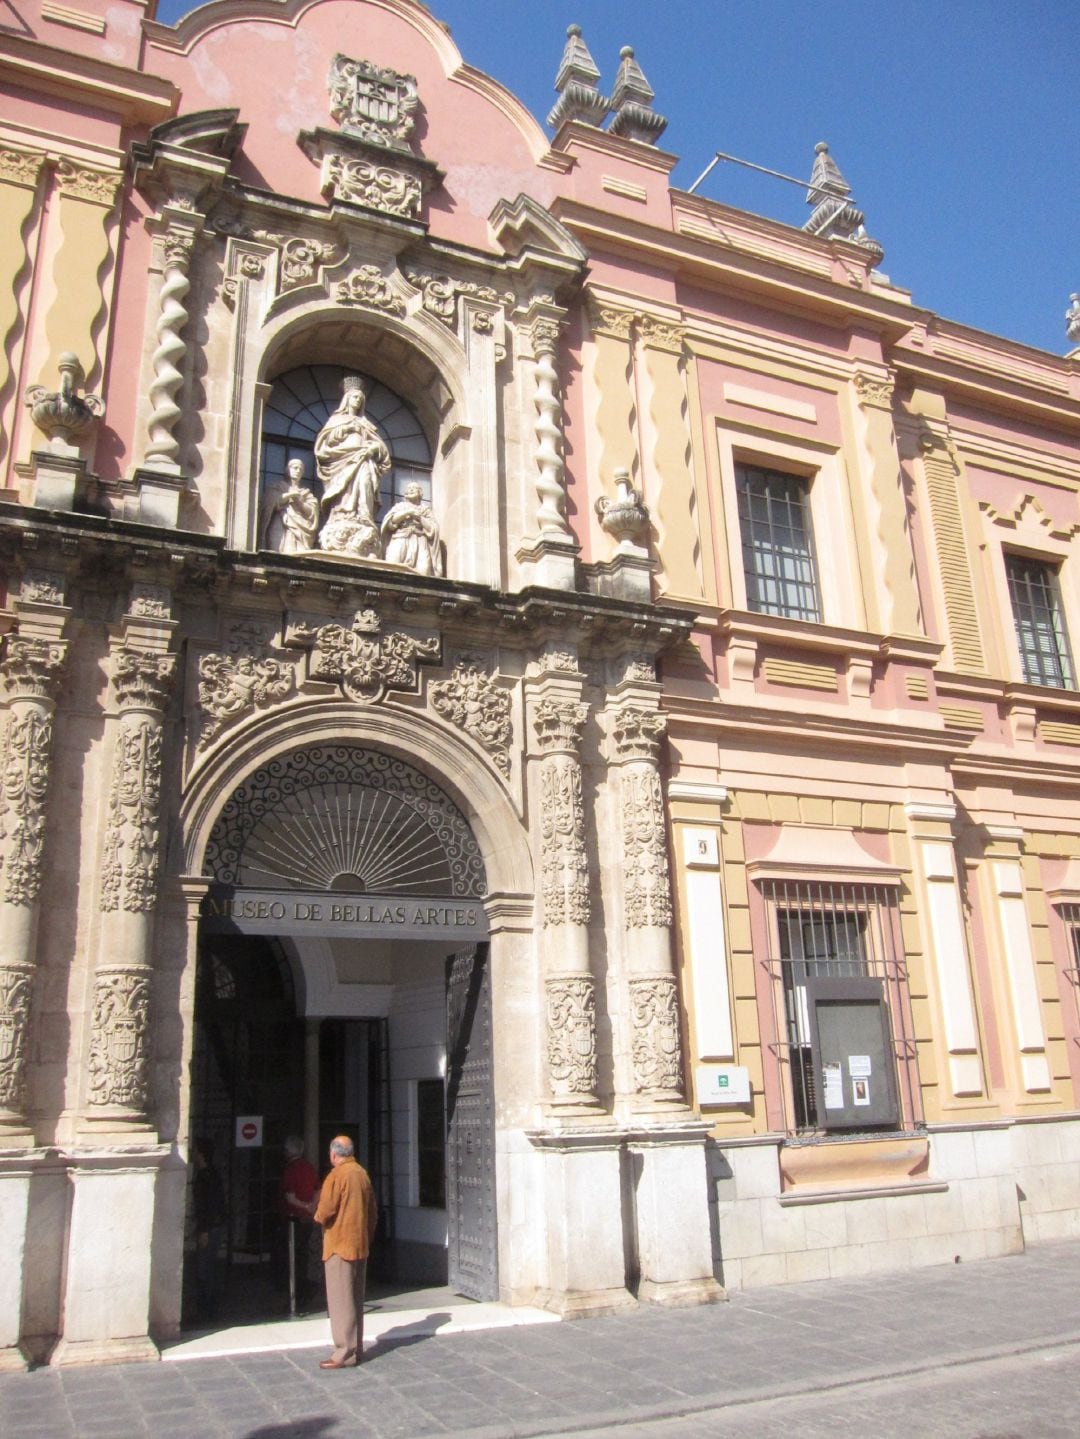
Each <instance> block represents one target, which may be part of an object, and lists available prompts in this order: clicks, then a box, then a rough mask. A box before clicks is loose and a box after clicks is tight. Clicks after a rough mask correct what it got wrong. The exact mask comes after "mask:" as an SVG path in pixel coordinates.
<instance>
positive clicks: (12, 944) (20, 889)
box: [0, 636, 67, 1135]
mask: <svg viewBox="0 0 1080 1439" xmlns="http://www.w3.org/2000/svg"><path fill="white" fill-rule="evenodd" d="M66 655H67V645H66V644H64V643H62V642H60V641H54V640H49V639H44V638H26V639H24V638H21V637H19V636H13V637H11V638H9V639H8V641H7V644H6V646H5V648H4V655H3V660H2V661H0V677H2V679H3V686H4V691H5V698H6V700H7V705H8V710H7V715H6V718H5V725H4V736H3V752H2V760H0V961H2V967H0V1133H7V1134H9V1135H10V1134H15V1135H19V1134H26V1133H28V1132H29V1130H28V1126H27V1124H26V1118H25V1110H26V1053H27V1035H28V1032H29V1025H30V1006H31V998H32V994H33V977H34V961H35V958H36V956H35V949H36V942H37V922H38V914H39V910H40V899H41V884H42V873H43V870H42V865H43V859H44V853H45V822H46V804H47V800H48V790H49V758H50V752H51V749H52V735H53V710H54V705H55V699H56V691H57V688H58V685H59V682H60V677H61V674H62V670H63V665H64V660H65V658H66Z"/></svg>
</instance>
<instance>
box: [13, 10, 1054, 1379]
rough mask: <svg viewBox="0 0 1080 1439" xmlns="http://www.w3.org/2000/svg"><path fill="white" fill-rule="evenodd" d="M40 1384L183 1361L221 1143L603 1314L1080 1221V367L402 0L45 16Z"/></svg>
mask: <svg viewBox="0 0 1080 1439" xmlns="http://www.w3.org/2000/svg"><path fill="white" fill-rule="evenodd" d="M0 71H2V74H3V80H4V85H5V101H4V110H3V115H2V117H0V123H2V126H3V132H2V135H0V188H2V190H3V196H4V204H3V207H2V216H3V218H2V220H0V225H2V239H0V266H2V267H3V273H4V276H5V280H6V283H5V284H4V285H3V287H0V288H2V291H3V295H4V296H8V295H9V294H10V298H7V299H0V308H2V311H3V313H2V314H0V336H2V362H0V363H2V367H3V368H2V370H0V446H2V449H0V463H2V464H3V467H4V485H5V489H4V492H3V498H2V501H0V558H2V564H3V573H4V582H5V596H6V598H5V603H4V608H3V611H2V619H3V629H4V641H3V644H4V648H3V652H2V657H0V669H2V674H3V681H4V703H5V729H4V768H3V775H4V783H3V802H2V803H3V808H2V811H0V819H2V826H0V829H2V833H0V859H2V866H0V927H2V932H3V934H4V944H3V947H2V951H0V1214H2V1215H3V1218H4V1223H3V1225H2V1228H3V1232H4V1234H5V1235H6V1236H8V1238H7V1239H6V1240H5V1244H6V1246H7V1257H8V1261H9V1262H7V1263H6V1264H5V1266H4V1268H5V1274H6V1277H5V1280H4V1287H3V1288H2V1289H0V1354H2V1355H3V1356H4V1357H3V1358H2V1359H0V1362H7V1363H10V1364H18V1363H22V1362H24V1360H25V1357H26V1356H34V1357H45V1356H49V1357H50V1358H51V1360H52V1362H55V1363H79V1362H87V1361H92V1360H96V1359H102V1358H110V1357H113V1358H115V1357H137V1356H145V1357H153V1356H154V1355H155V1354H156V1353H157V1347H156V1346H157V1345H158V1344H159V1343H161V1342H164V1341H167V1340H168V1339H169V1338H171V1337H173V1336H175V1334H176V1333H177V1332H178V1330H179V1328H180V1326H181V1324H182V1322H184V1321H185V1319H186V1318H187V1317H188V1315H189V1313H190V1310H191V1305H192V1302H193V1293H192V1275H191V1263H190V1259H191V1254H190V1251H191V1215H190V1185H189V1182H188V1174H189V1171H188V1159H189V1154H190V1149H191V1143H192V1139H193V1138H194V1137H195V1136H196V1135H204V1136H208V1137H209V1138H211V1139H213V1140H214V1141H215V1147H216V1152H217V1162H218V1163H219V1164H220V1165H221V1167H222V1170H223V1177H224V1179H225V1181H226V1190H227V1194H228V1199H229V1219H228V1225H227V1235H226V1248H225V1253H224V1255H223V1258H222V1262H223V1263H227V1265H228V1272H229V1275H230V1282H231V1286H232V1288H233V1289H234V1290H236V1291H238V1292H247V1293H255V1292H257V1291H258V1286H259V1284H260V1283H261V1282H262V1278H263V1270H264V1269H265V1268H266V1267H267V1266H266V1261H267V1260H268V1258H270V1257H271V1256H273V1254H274V1251H275V1245H276V1242H277V1240H276V1237H275V1236H276V1233H277V1229H276V1224H275V1197H274V1196H275V1176H276V1166H277V1165H278V1164H279V1162H280V1157H281V1153H282V1146H283V1142H284V1139H285V1137H286V1136H287V1135H288V1134H290V1133H301V1134H303V1135H304V1136H305V1139H306V1141H307V1145H308V1150H309V1153H310V1154H311V1155H312V1157H313V1158H315V1157H317V1155H318V1153H320V1152H321V1151H322V1149H323V1148H324V1145H325V1141H326V1139H327V1138H328V1137H329V1135H332V1134H333V1133H336V1132H337V1131H338V1130H340V1129H345V1130H347V1131H349V1132H352V1133H355V1134H356V1136H357V1138H358V1140H359V1144H360V1150H361V1157H362V1158H363V1159H364V1160H365V1162H366V1163H367V1164H368V1165H369V1167H370V1168H371V1169H372V1172H373V1175H374V1177H375V1180H376V1183H377V1186H378V1188H379V1192H380V1196H381V1199H382V1202H383V1210H384V1218H383V1228H382V1232H381V1235H380V1239H379V1253H380V1255H381V1262H382V1264H383V1266H384V1268H385V1269H386V1271H387V1272H388V1273H389V1274H390V1275H391V1276H392V1277H395V1278H397V1279H398V1280H404V1281H408V1280H410V1279H415V1280H416V1281H417V1282H421V1283H427V1282H431V1281H432V1280H436V1281H438V1280H440V1279H444V1278H449V1281H450V1282H451V1283H452V1284H453V1285H454V1286H455V1288H457V1289H459V1290H460V1291H461V1292H462V1293H465V1294H470V1295H473V1296H475V1297H479V1298H493V1297H499V1298H502V1299H503V1300H505V1301H506V1302H509V1303H519V1304H520V1303H534V1304H535V1303H540V1304H545V1305H548V1306H550V1307H552V1308H555V1309H557V1310H558V1311H559V1312H562V1313H564V1314H567V1315H573V1314H586V1313H603V1312H612V1311H614V1310H617V1309H619V1308H620V1307H623V1306H625V1305H632V1304H634V1303H636V1302H640V1301H642V1300H649V1301H654V1302H661V1303H695V1302H709V1301H712V1300H715V1299H717V1298H721V1297H722V1296H723V1293H724V1286H727V1287H729V1288H730V1287H735V1286H738V1285H752V1284H761V1283H770V1282H780V1281H783V1280H787V1279H795V1278H800V1277H820V1276H822V1275H825V1274H830V1273H851V1272H857V1271H859V1270H860V1269H862V1270H865V1269H869V1268H878V1267H880V1268H887V1267H897V1266H903V1265H908V1264H915V1263H923V1262H936V1261H941V1260H944V1259H950V1260H951V1259H952V1258H953V1257H954V1256H956V1255H960V1256H962V1257H975V1256H985V1255H990V1254H996V1253H1004V1252H1009V1251H1011V1250H1014V1249H1016V1248H1018V1247H1020V1246H1021V1245H1022V1244H1023V1243H1024V1242H1025V1241H1032V1240H1038V1239H1040V1238H1051V1237H1057V1236H1060V1235H1065V1234H1069V1233H1075V1232H1077V1227H1078V1225H1080V1203H1078V1187H1077V1179H1078V1167H1080V1115H1078V1114H1077V1107H1078V1098H1077V1085H1078V1083H1080V1043H1078V1041H1080V1011H1078V1004H1077V999H1078V990H1077V964H1078V958H1077V957H1078V946H1080V938H1078V936H1080V809H1078V806H1077V797H1078V793H1080V763H1078V761H1077V758H1076V756H1077V754H1078V753H1080V751H1078V749H1077V745H1078V743H1080V702H1078V701H1077V698H1076V687H1075V674H1074V670H1073V666H1072V659H1071V652H1070V650H1069V644H1068V633H1069V630H1070V628H1071V629H1072V631H1073V632H1074V633H1075V632H1076V627H1077V625H1078V624H1080V580H1078V578H1077V569H1076V567H1077V563H1078V562H1077V555H1076V543H1075V539H1074V537H1075V534H1076V531H1077V528H1078V526H1080V506H1078V503H1077V495H1078V487H1080V449H1078V445H1077V436H1078V434H1080V369H1078V367H1077V363H1076V360H1075V358H1073V359H1059V358H1056V357H1054V356H1050V355H1046V354H1042V353H1040V352H1035V351H1031V350H1028V349H1025V348H1024V347H1022V346H1018V345H1013V344H1010V343H1008V342H1005V341H1000V340H997V339H995V338H993V337H990V336H986V335H982V334H979V333H976V332H973V331H971V330H968V329H965V328H963V327H960V326H956V325H952V324H950V323H949V322H947V321H944V320H941V319H939V318H938V317H936V316H932V315H930V314H929V313H928V312H926V311H924V310H920V309H918V308H917V307H916V306H915V305H914V304H913V303H912V300H911V297H910V296H909V295H908V294H907V293H906V292H905V291H903V290H901V289H899V288H898V287H896V286H895V285H893V284H891V283H890V282H889V281H888V280H887V279H885V278H884V277H883V276H881V275H880V273H879V271H878V265H879V263H880V260H881V249H880V247H879V246H878V245H877V244H876V242H874V241H873V240H871V239H870V238H869V237H868V236H867V235H866V233H865V229H864V227H863V223H862V216H861V215H860V213H859V212H858V210H857V209H856V207H855V206H854V204H853V202H852V201H851V197H850V192H849V191H848V188H847V186H846V184H845V183H844V181H843V178H842V176H841V175H840V172H839V170H838V169H837V168H836V165H835V163H834V162H833V160H832V158H831V157H830V156H829V154H828V151H827V149H825V147H823V146H819V148H818V153H817V155H816V158H815V163H814V170H813V174H812V178H811V182H810V187H809V198H810V202H811V207H812V213H811V217H810V221H809V222H808V225H807V227H806V229H805V230H804V231H798V230H793V229H792V228H790V227H788V226H784V225H780V224H776V223H773V222H771V221H767V220H763V219H761V218H758V217H754V216H749V215H746V214H743V213H740V212H737V211H733V210H730V209H726V208H725V207H723V206H720V205H717V204H715V203H712V202H709V201H706V200H703V199H700V198H698V197H696V196H694V195H690V194H685V193H681V192H679V191H677V190H673V189H672V188H671V186H670V183H669V177H670V174H671V170H672V168H673V167H674V164H675V159H674V157H673V156H671V155H669V154H667V153H666V152H665V151H663V150H661V149H660V148H659V147H658V144H657V141H658V140H659V138H660V136H661V134H662V133H663V130H664V125H665V122H664V120H663V117H662V116H661V115H660V114H659V113H658V112H657V110H656V109H655V108H654V106H653V100H654V98H655V97H654V96H653V93H652V91H651V89H650V87H649V85H648V82H647V80H646V78H645V76H644V74H643V73H642V70H641V68H640V66H639V65H638V62H637V60H636V59H635V57H634V55H633V53H632V52H631V51H629V50H627V51H624V52H623V54H622V56H621V58H620V64H619V68H618V71H617V73H616V75H615V77H614V82H613V87H612V89H611V92H610V94H604V93H602V91H601V89H600V85H599V80H600V76H599V72H598V70H597V67H596V65H595V63H594V61H593V59H592V56H591V55H590V54H589V51H588V49H587V47H586V45H585V42H584V39H583V37H582V36H581V34H580V32H579V31H578V30H577V29H576V27H572V29H571V32H570V34H569V35H568V37H567V42H566V47H565V52H564V54H563V58H562V64H561V67H560V68H559V71H558V75H557V79H556V88H557V92H558V99H557V102H556V105H555V108H554V110H553V112H552V115H551V116H550V117H549V125H550V128H551V130H552V132H553V136H552V137H549V136H548V135H547V134H546V133H545V131H543V130H542V129H541V127H540V126H539V125H538V124H537V122H536V121H535V120H534V119H533V118H532V117H531V116H530V115H529V114H528V113H527V112H526V111H525V110H524V108H523V107H522V106H521V105H520V104H519V103H518V102H517V101H516V100H515V99H514V98H513V97H512V96H511V95H509V94H508V93H507V92H506V91H505V90H503V89H502V88H501V87H500V86H499V85H497V84H496V83H495V82H494V81H492V80H490V79H489V78H488V77H486V76H484V75H482V74H480V73H479V72H477V71H475V70H472V69H470V68H469V67H468V65H466V64H465V63H464V62H463V61H462V59H461V57H460V55H459V54H458V52H457V50H456V48H455V46H454V45H453V42H452V41H451V39H450V37H449V35H448V34H447V32H446V30H445V29H444V27H442V26H441V25H440V24H439V23H438V21H437V20H436V19H435V18H433V16H432V15H431V14H430V13H429V11H428V10H427V8H426V7H425V6H423V5H421V4H419V3H417V0H314V3H310V0H255V3H254V4H244V5H240V4H238V3H236V0H217V3H214V4H211V5H207V6H205V7H203V8H202V9H201V10H199V11H196V12H194V13H193V14H191V15H189V16H188V17H187V18H186V19H184V20H183V21H182V22H180V24H179V25H178V26H176V27H167V26H162V25H159V24H157V23H155V22H154V21H152V20H146V19H144V18H143V11H142V7H138V6H135V5H127V4H126V3H121V4H120V5H110V6H108V7H106V6H104V5H103V4H98V3H96V0H88V3H87V4H86V5H85V6H84V7H83V8H80V9H77V10H76V9H69V8H67V7H59V6H53V5H50V4H45V3H42V4H41V5H40V7H39V8H36V9H34V10H33V13H32V15H31V17H30V18H29V19H28V20H27V22H26V28H25V29H23V30H21V31H20V32H19V33H18V34H13V33H7V34H5V52H4V56H3V58H2V60H0Z"/></svg>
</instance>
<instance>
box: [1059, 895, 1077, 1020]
mask: <svg viewBox="0 0 1080 1439" xmlns="http://www.w3.org/2000/svg"><path fill="white" fill-rule="evenodd" d="M1058 913H1059V914H1060V915H1061V922H1062V924H1064V926H1065V933H1066V935H1067V937H1068V940H1069V958H1070V959H1071V960H1072V963H1071V965H1070V966H1069V970H1068V974H1069V978H1070V979H1071V980H1072V982H1073V985H1074V986H1075V987H1076V990H1077V995H1078V998H1080V904H1062V905H1059V906H1058Z"/></svg>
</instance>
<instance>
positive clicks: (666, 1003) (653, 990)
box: [630, 974, 682, 1094]
mask: <svg viewBox="0 0 1080 1439" xmlns="http://www.w3.org/2000/svg"><path fill="white" fill-rule="evenodd" d="M630 1014H631V1021H632V1024H633V1040H632V1057H633V1065H634V1087H635V1089H636V1090H637V1091H638V1093H644V1092H653V1093H657V1092H661V1093H666V1094H670V1093H672V1092H675V1093H681V1092H682V1053H681V1043H680V1039H679V1005H678V993H677V990H676V987H675V978H674V976H673V975H670V974H657V975H646V976H639V977H638V978H636V979H631V981H630Z"/></svg>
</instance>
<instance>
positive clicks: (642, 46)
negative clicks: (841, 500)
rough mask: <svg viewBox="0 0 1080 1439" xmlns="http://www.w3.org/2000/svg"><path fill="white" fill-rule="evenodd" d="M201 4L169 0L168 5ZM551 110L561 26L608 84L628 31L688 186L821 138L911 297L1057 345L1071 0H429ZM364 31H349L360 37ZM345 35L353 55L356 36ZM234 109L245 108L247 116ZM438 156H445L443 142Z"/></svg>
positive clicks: (751, 180)
mask: <svg viewBox="0 0 1080 1439" xmlns="http://www.w3.org/2000/svg"><path fill="white" fill-rule="evenodd" d="M191 8H193V7H192V6H190V5H188V4H185V3H184V0H163V3H162V4H161V6H160V8H159V11H158V18H159V19H161V20H164V21H171V20H174V19H176V18H177V17H178V16H179V15H181V14H183V13H184V12H185V11H187V10H189V9H191ZM431 9H432V10H433V12H434V13H435V14H436V16H437V17H438V18H439V19H441V20H444V21H445V22H446V23H447V24H448V25H449V26H450V29H451V31H452V32H453V35H454V39H455V40H456V42H457V44H458V47H459V48H460V50H461V51H462V54H463V55H464V58H465V59H466V60H467V61H468V62H469V63H470V64H472V65H475V66H477V67H478V68H479V69H481V70H486V71H487V72H488V73H489V74H491V75H493V76H494V77H495V78H496V79H497V80H500V81H501V82H502V83H503V84H504V85H506V86H507V87H508V88H509V89H511V90H513V91H514V92H515V93H516V94H517V95H518V96H519V97H520V98H521V99H522V100H523V101H524V102H525V104H526V105H527V106H528V107H529V109H530V110H531V111H532V112H533V114H534V115H536V116H537V118H538V119H540V120H541V121H543V120H544V118H545V117H546V115H547V113H548V110H549V108H550V106H551V104H552V102H553V101H554V98H555V96H554V91H553V88H552V82H553V80H554V77H555V72H556V70H557V68H558V63H559V59H560V56H561V53H562V47H563V44H564V41H565V35H566V27H567V25H568V24H570V23H571V22H576V23H578V24H580V25H581V26H582V28H583V30H584V38H585V40H586V42H587V43H588V45H589V47H590V49H591V50H592V53H593V57H594V59H595V60H596V63H597V65H598V66H599V68H600V70H601V72H602V78H601V82H600V83H601V88H603V89H605V90H606V89H610V86H611V83H612V81H613V79H614V75H615V71H616V69H617V67H618V57H619V49H620V47H621V46H623V45H627V44H629V45H633V46H634V48H635V52H636V54H637V58H638V61H639V62H640V64H641V66H642V68H643V69H644V71H645V74H646V76H647V77H648V79H649V82H650V84H651V85H652V87H653V89H654V90H655V91H656V100H655V102H654V103H655V107H656V109H658V110H659V111H660V112H661V113H662V114H664V115H666V116H667V117H668V120H669V124H668V129H667V131H666V133H665V134H664V136H663V137H662V138H661V141H660V144H661V146H662V147H663V148H665V149H668V150H670V151H671V152H672V153H674V154H676V155H678V156H679V157H680V164H679V166H678V168H677V169H676V171H675V174H674V183H675V184H676V185H679V186H681V187H683V188H688V187H689V186H690V185H691V184H692V183H693V181H694V180H695V179H696V178H697V176H698V175H699V174H700V173H701V171H702V170H703V169H704V168H705V166H706V165H707V164H708V161H709V160H710V158H711V157H712V155H713V153H714V151H716V150H725V151H728V152H730V153H731V154H734V155H737V156H739V157H741V158H743V159H747V160H752V161H754V162H755V163H756V164H759V165H765V166H768V167H769V168H771V169H774V170H780V171H783V172H784V173H786V174H789V175H797V176H802V175H805V176H809V173H810V167H811V164H812V162H813V153H814V144H815V142H816V141H817V140H827V141H828V143H829V146H830V148H831V151H832V154H833V156H834V157H835V159H836V160H837V162H838V164H839V165H840V168H841V169H842V171H843V172H844V175H845V177H846V178H847V181H848V183H849V184H850V185H851V187H852V190H853V192H854V199H855V201H856V202H857V203H858V204H859V205H860V206H861V207H862V208H863V209H864V210H865V212H866V221H867V229H868V230H869V231H870V233H871V234H872V235H873V236H875V238H876V239H878V240H879V241H880V242H881V244H882V245H883V246H884V248H885V260H884V263H883V265H882V269H883V270H884V271H885V273H886V274H888V275H889V276H890V277H891V278H892V280H893V281H894V282H895V283H896V284H899V285H903V286H904V287H906V288H908V289H910V290H911V291H912V292H913V298H914V300H915V302H916V303H917V304H919V305H924V306H926V307H927V308H928V309H931V310H936V311H937V312H938V313H940V314H942V315H945V316H948V317H949V318H950V319H954V320H959V321H962V322H963V323H965V324H969V325H974V326H976V327H978V328H979V329H984V330H989V331H992V332H994V333H997V334H1001V335H1006V336H1008V337H1009V338H1011V339H1014V340H1020V341H1022V342H1024V343H1025V344H1029V345H1035V346H1037V347H1039V348H1041V349H1047V350H1051V351H1054V352H1056V353H1058V354H1061V353H1064V352H1065V351H1066V350H1067V349H1068V341H1067V339H1066V336H1065V321H1064V313H1065V309H1066V307H1067V305H1068V300H1069V294H1070V292H1071V291H1074V290H1080V111H1078V98H1077V89H1076V66H1077V59H1078V56H1080V3H1077V0H1022V3H1020V4H1017V3H1015V0H888V3H886V4H872V5H871V4H866V3H862V0H813V3H812V0H434V3H432V5H431ZM362 48H363V47H362V45H359V46H358V44H357V42H356V41H353V43H352V51H355V52H356V53H357V54H359V53H360V51H361V50H362ZM352 51H350V53H352ZM241 118H242V117H241ZM434 158H436V159H437V158H438V157H437V155H436V156H435V157H434ZM701 193H703V194H705V195H707V196H709V197H710V198H712V199H716V200H721V201H723V202H724V203H726V204H731V205H736V206H741V207H743V208H745V209H748V210H753V211H756V212H757V213H759V214H764V215H769V216H771V217H772V218H773V219H777V220H782V221H785V222H787V223H789V224H794V225H801V224H802V223H803V221H804V220H805V218H806V216H807V215H808V214H809V210H808V209H807V207H806V205H805V203H804V192H803V191H802V190H799V189H796V187H795V186H793V185H786V184H784V183H782V182H781V181H779V180H769V179H764V178H763V177H760V176H756V175H753V174H751V173H749V172H747V171H744V170H740V169H737V168H736V167H734V166H732V165H727V164H725V165H721V166H718V167H717V169H715V170H714V171H713V173H712V174H711V176H710V177H709V179H708V180H707V181H706V183H705V185H704V186H703V187H702V191H701Z"/></svg>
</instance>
